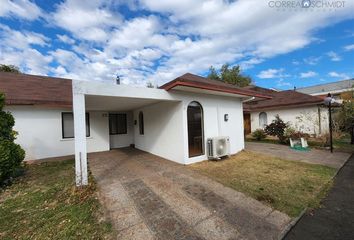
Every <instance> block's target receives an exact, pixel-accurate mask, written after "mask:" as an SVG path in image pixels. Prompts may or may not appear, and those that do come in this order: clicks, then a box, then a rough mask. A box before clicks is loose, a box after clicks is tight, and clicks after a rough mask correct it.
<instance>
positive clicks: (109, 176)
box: [89, 148, 290, 240]
mask: <svg viewBox="0 0 354 240" xmlns="http://www.w3.org/2000/svg"><path fill="white" fill-rule="evenodd" d="M89 167H90V170H91V171H92V173H93V176H94V178H95V179H96V181H97V184H98V188H99V198H100V201H101V202H102V203H103V205H104V206H105V208H106V209H107V210H108V214H109V216H110V218H111V219H112V222H113V226H114V228H115V229H116V230H117V234H118V236H117V239H135V240H139V239H144V240H148V239H162V240H166V239H176V240H177V239H182V240H183V239H218V240H223V239H277V238H278V236H279V235H280V234H281V232H282V231H283V230H284V229H285V227H286V226H287V224H288V223H289V221H290V218H289V217H288V216H287V215H286V214H283V213H281V212H279V211H276V210H273V209H271V208H270V207H268V206H265V205H263V204H262V203H260V202H258V201H256V200H254V199H252V198H249V197H246V196H245V195H244V194H242V193H239V192H237V191H234V190H232V189H230V188H227V187H224V186H222V185H221V184H219V183H216V182H214V181H212V180H210V179H209V178H206V177H204V176H201V175H198V174H197V173H195V172H192V171H191V170H189V169H188V168H187V167H186V166H183V165H180V164H176V163H173V162H171V161H168V160H165V159H162V158H159V157H157V156H154V155H152V154H148V153H145V152H142V151H139V150H136V149H131V148H125V149H120V150H113V151H109V152H102V153H93V154H89Z"/></svg>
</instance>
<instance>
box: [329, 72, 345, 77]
mask: <svg viewBox="0 0 354 240" xmlns="http://www.w3.org/2000/svg"><path fill="white" fill-rule="evenodd" d="M328 76H330V77H333V78H341V79H348V78H349V76H348V75H347V74H345V73H337V72H329V73H328Z"/></svg>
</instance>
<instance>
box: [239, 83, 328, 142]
mask: <svg viewBox="0 0 354 240" xmlns="http://www.w3.org/2000/svg"><path fill="white" fill-rule="evenodd" d="M246 89H248V90H254V91H257V92H262V93H263V94H265V95H268V96H271V97H272V98H271V99H266V100H264V99H254V100H250V101H245V102H244V104H243V107H244V123H245V127H244V128H245V130H247V131H245V134H249V133H251V132H253V131H255V130H256V129H263V128H264V127H265V126H266V125H267V124H269V123H271V122H272V121H273V120H274V119H275V116H276V115H279V116H280V118H281V119H283V120H284V122H288V123H289V124H290V126H291V127H293V128H294V129H296V130H298V131H301V132H304V133H308V134H313V135H320V134H323V133H325V132H327V131H328V109H327V108H325V107H323V99H322V98H319V97H316V96H311V95H308V94H304V93H299V92H296V91H293V90H288V91H279V92H278V91H274V90H270V89H265V88H260V87H257V86H249V87H246Z"/></svg>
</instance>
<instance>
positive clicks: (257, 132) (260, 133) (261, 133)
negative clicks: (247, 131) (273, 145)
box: [252, 129, 267, 141]
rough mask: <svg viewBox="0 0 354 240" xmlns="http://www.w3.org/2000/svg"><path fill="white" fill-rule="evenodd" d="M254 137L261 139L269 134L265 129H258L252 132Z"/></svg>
mask: <svg viewBox="0 0 354 240" xmlns="http://www.w3.org/2000/svg"><path fill="white" fill-rule="evenodd" d="M252 137H253V138H254V139H256V140H257V141H261V140H263V139H265V138H266V137H267V134H266V133H265V132H264V130H263V129H257V130H255V131H254V132H253V133H252Z"/></svg>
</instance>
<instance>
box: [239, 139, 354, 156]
mask: <svg viewBox="0 0 354 240" xmlns="http://www.w3.org/2000/svg"><path fill="white" fill-rule="evenodd" d="M245 140H246V141H247V142H259V143H272V144H280V143H279V141H278V140H277V139H275V138H269V137H267V138H265V139H262V140H260V141H258V140H256V139H254V138H252V137H249V136H247V137H246V139H245ZM307 143H308V144H309V146H310V147H312V148H318V149H325V147H324V146H323V142H320V141H318V140H313V139H310V140H308V141H307ZM283 145H288V144H283ZM333 148H334V150H335V151H337V152H347V153H354V145H353V144H350V139H347V138H343V139H333Z"/></svg>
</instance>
